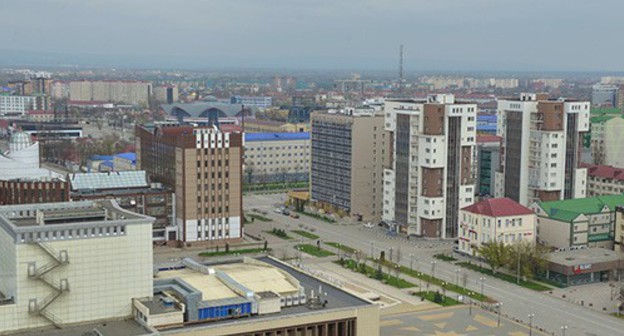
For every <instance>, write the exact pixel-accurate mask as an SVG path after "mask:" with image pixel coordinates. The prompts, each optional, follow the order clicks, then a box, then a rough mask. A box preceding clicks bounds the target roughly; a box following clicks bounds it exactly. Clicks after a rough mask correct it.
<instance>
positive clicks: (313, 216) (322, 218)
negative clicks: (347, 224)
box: [297, 211, 336, 224]
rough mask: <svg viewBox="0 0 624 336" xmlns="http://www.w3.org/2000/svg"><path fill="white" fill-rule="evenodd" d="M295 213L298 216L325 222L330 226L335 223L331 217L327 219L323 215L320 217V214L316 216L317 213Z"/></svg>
mask: <svg viewBox="0 0 624 336" xmlns="http://www.w3.org/2000/svg"><path fill="white" fill-rule="evenodd" d="M297 213H298V214H300V215H304V216H308V217H312V218H316V219H319V220H322V221H324V222H327V223H332V224H333V223H336V220H335V219H333V218H331V217H328V216H325V215H320V214H317V213H312V212H306V211H297Z"/></svg>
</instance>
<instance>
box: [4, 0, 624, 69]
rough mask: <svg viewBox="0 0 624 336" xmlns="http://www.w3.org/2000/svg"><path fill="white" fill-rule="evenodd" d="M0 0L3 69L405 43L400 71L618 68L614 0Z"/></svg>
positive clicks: (301, 61) (356, 59) (356, 52)
mask: <svg viewBox="0 0 624 336" xmlns="http://www.w3.org/2000/svg"><path fill="white" fill-rule="evenodd" d="M0 3H1V4H2V7H3V8H4V9H5V11H3V12H2V13H0V29H2V30H3V31H4V32H5V33H4V34H3V35H2V37H0V41H2V45H3V47H2V50H3V54H4V55H5V57H3V58H4V61H3V62H2V63H4V64H3V65H9V64H40V65H70V64H71V65H83V66H84V65H96V66H97V65H99V66H119V67H133V66H141V67H174V68H223V67H245V68H305V69H347V68H348V69H354V70H356V69H361V70H395V71H396V69H398V58H399V45H400V44H404V46H405V57H404V59H405V71H406V72H410V71H423V70H439V71H455V70H461V71H503V70H507V71H621V70H622V69H623V67H622V65H621V62H620V61H619V59H618V57H617V55H619V54H621V51H622V50H620V49H621V47H618V46H617V44H615V43H611V42H610V37H611V36H612V34H610V33H609V32H614V31H621V30H622V29H624V23H623V22H622V21H621V20H617V17H616V15H617V14H616V13H619V12H621V10H618V8H620V9H624V4H622V3H621V2H618V1H615V0H603V1H600V5H601V8H605V9H609V10H602V11H597V10H595V5H596V4H595V3H592V4H590V3H586V2H583V1H580V0H573V1H565V2H564V1H562V0H557V1H549V2H547V3H544V2H537V1H533V0H531V1H524V2H522V6H514V1H511V0H506V1H490V0H476V1H470V2H467V1H457V0H446V1H436V2H431V1H394V2H393V3H392V4H390V5H389V4H387V3H385V2H382V1H373V0H368V1H357V2H354V1H351V0H346V1H341V2H338V3H333V2H329V1H304V0H302V1H282V0H270V1H264V2H254V1H248V0H245V1H238V2H236V3H233V2H229V1H211V2H199V1H183V2H176V6H175V7H173V6H169V7H168V6H166V5H165V3H164V2H158V1H156V2H154V1H150V2H149V4H148V2H146V1H134V2H131V3H127V2H121V1H106V2H103V1H90V2H88V3H81V2H77V1H54V2H42V1H32V2H29V3H14V2H10V1H0ZM380 17H386V18H390V19H389V20H388V19H387V20H383V21H381V20H379V18H380ZM20 22H21V23H23V22H28V25H23V24H22V25H20V24H19V23H20ZM111 23H114V24H111ZM544 32H547V34H545V33H544ZM43 36H45V37H46V38H42V37H43ZM285 47H286V48H285ZM42 50H45V52H43V51H42ZM531 50H533V51H531ZM596 50H603V51H604V52H602V53H596ZM527 51H528V52H527Z"/></svg>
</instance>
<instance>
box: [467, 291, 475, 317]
mask: <svg viewBox="0 0 624 336" xmlns="http://www.w3.org/2000/svg"><path fill="white" fill-rule="evenodd" d="M473 295H474V293H473V292H468V298H470V305H469V306H468V315H471V316H472V296H473Z"/></svg>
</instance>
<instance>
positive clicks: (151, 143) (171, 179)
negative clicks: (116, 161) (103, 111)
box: [135, 123, 243, 242]
mask: <svg viewBox="0 0 624 336" xmlns="http://www.w3.org/2000/svg"><path fill="white" fill-rule="evenodd" d="M135 134H136V136H137V138H136V139H137V169H142V170H145V171H146V172H147V174H148V176H149V178H150V180H151V181H155V182H161V183H163V184H165V185H166V186H168V187H170V188H173V189H174V190H175V213H176V219H175V221H176V222H175V225H176V227H177V236H176V237H174V236H173V234H172V233H170V236H169V237H167V240H178V241H182V242H198V241H221V242H224V241H227V240H238V239H241V238H242V236H243V222H242V215H243V207H242V198H243V194H242V181H243V169H242V158H243V135H242V133H228V132H222V131H220V130H219V129H217V128H212V127H193V126H189V125H179V124H177V123H170V124H167V123H163V124H156V125H145V126H137V129H136V132H135Z"/></svg>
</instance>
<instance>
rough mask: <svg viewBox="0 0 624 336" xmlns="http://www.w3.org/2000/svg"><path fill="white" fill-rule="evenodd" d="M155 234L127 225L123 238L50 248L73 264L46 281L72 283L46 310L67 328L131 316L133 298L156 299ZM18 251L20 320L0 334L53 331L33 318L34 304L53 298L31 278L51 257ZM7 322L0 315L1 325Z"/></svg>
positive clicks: (32, 249) (30, 247)
mask: <svg viewBox="0 0 624 336" xmlns="http://www.w3.org/2000/svg"><path fill="white" fill-rule="evenodd" d="M151 231H152V226H151V224H143V225H127V226H126V234H125V235H122V236H117V237H106V238H86V239H72V240H62V241H61V240H59V241H49V242H47V243H46V244H47V245H48V246H50V247H51V248H52V249H54V250H56V251H61V250H67V252H68V255H69V264H67V265H65V266H60V267H58V268H57V269H54V270H53V271H51V272H49V273H48V274H47V275H46V277H47V278H48V279H50V280H51V281H53V282H56V283H60V281H61V279H68V282H69V289H70V291H69V292H68V293H65V294H64V295H62V296H61V297H59V298H58V299H57V300H56V301H54V302H53V303H52V304H51V305H50V306H49V307H48V308H47V309H46V310H47V311H49V312H50V313H52V314H53V315H54V316H56V317H57V318H58V319H59V320H60V322H62V323H63V324H70V323H80V322H86V321H94V320H101V319H110V318H123V317H129V316H131V314H132V298H134V297H145V296H151V295H152V286H153V283H152V276H153V269H152V233H151ZM3 247H4V245H3ZM16 251H17V255H16V257H17V261H16V263H17V266H18V268H17V295H16V307H15V315H14V319H12V320H10V321H4V322H5V324H4V325H2V324H0V332H2V331H3V330H6V329H7V328H11V329H25V328H35V327H44V326H49V325H50V322H49V321H48V320H47V319H45V318H43V317H41V316H36V315H31V314H29V313H28V305H29V300H31V299H37V302H38V303H41V302H42V301H43V300H44V299H45V298H46V297H47V296H48V295H49V294H50V293H52V290H51V288H50V287H49V286H48V285H47V284H45V283H44V282H43V281H41V280H35V279H31V278H29V277H28V264H29V263H31V262H35V263H36V265H37V267H41V266H43V265H45V264H46V263H47V262H49V261H50V260H51V257H50V256H49V255H48V254H47V253H46V252H44V251H43V250H42V249H41V248H40V247H39V246H37V245H34V244H19V245H18V246H17V249H16ZM3 271H4V270H3ZM0 311H1V309H0ZM4 316H5V315H4V314H0V322H2V317H4ZM7 322H8V324H7Z"/></svg>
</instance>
